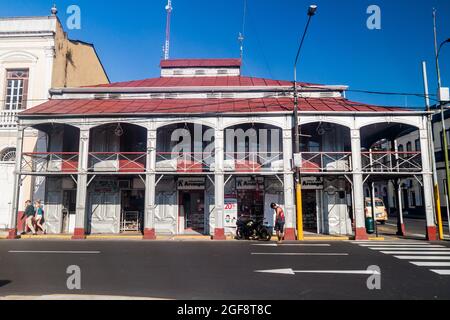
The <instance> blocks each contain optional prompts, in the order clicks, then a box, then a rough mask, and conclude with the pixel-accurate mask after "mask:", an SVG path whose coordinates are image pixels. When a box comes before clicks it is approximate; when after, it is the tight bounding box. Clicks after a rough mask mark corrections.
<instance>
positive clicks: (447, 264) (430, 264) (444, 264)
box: [410, 261, 450, 267]
mask: <svg viewBox="0 0 450 320" xmlns="http://www.w3.org/2000/svg"><path fill="white" fill-rule="evenodd" d="M410 263H412V264H413V265H416V266H419V267H450V262H438V261H410Z"/></svg>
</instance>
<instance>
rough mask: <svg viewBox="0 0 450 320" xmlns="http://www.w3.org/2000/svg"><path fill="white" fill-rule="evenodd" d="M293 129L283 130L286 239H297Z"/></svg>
mask: <svg viewBox="0 0 450 320" xmlns="http://www.w3.org/2000/svg"><path fill="white" fill-rule="evenodd" d="M292 144H293V142H292V131H291V130H283V161H284V179H283V180H284V188H283V189H284V190H283V191H284V214H285V217H286V229H285V236H284V238H285V239H286V240H296V234H295V226H296V221H295V218H296V217H295V213H296V212H295V205H294V174H293V172H292V164H291V161H292V158H293V154H292Z"/></svg>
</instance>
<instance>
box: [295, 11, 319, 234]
mask: <svg viewBox="0 0 450 320" xmlns="http://www.w3.org/2000/svg"><path fill="white" fill-rule="evenodd" d="M316 11H317V6H316V5H310V6H309V8H308V22H307V23H306V27H305V31H304V32H303V37H302V40H301V42H300V45H299V47H298V51H297V56H296V57H295V63H294V154H295V155H296V156H298V155H299V154H300V130H299V121H298V88H297V62H298V58H299V56H300V51H301V49H302V46H303V42H304V41H305V37H306V33H307V32H308V27H309V24H310V22H311V18H312V17H313V16H314V15H315V14H316ZM300 166H301V163H300V164H298V165H297V166H296V168H295V181H296V182H295V183H296V184H295V198H296V207H297V240H303V239H304V234H303V207H302V181H301V179H302V178H301V172H300Z"/></svg>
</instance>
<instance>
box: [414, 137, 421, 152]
mask: <svg viewBox="0 0 450 320" xmlns="http://www.w3.org/2000/svg"><path fill="white" fill-rule="evenodd" d="M414 144H415V147H416V151H417V152H420V140H419V139H416V141H414Z"/></svg>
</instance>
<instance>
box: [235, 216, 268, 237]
mask: <svg viewBox="0 0 450 320" xmlns="http://www.w3.org/2000/svg"><path fill="white" fill-rule="evenodd" d="M263 222H264V221H263V220H260V221H257V220H253V219H246V218H242V217H241V218H239V219H238V220H237V222H236V225H237V229H236V239H238V240H263V241H269V240H270V239H271V238H272V235H271V234H270V232H269V230H267V228H266V227H265V226H264V224H263Z"/></svg>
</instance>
